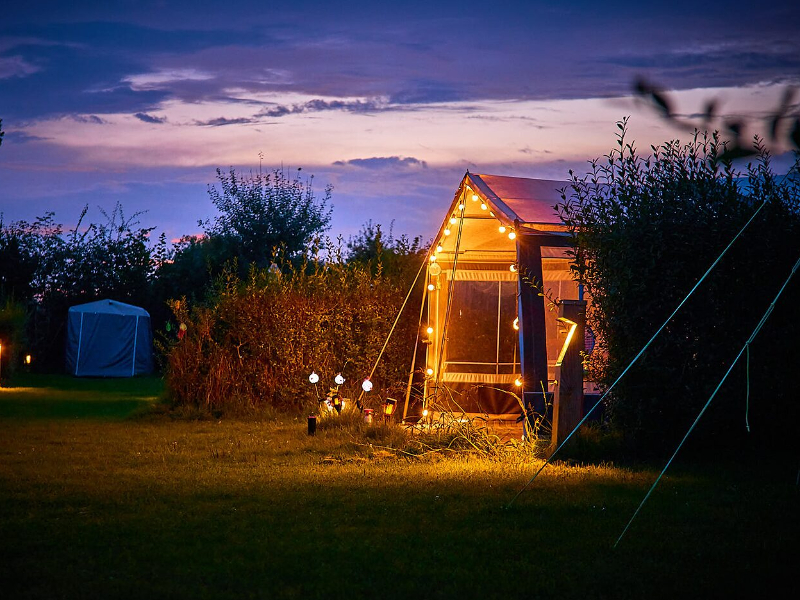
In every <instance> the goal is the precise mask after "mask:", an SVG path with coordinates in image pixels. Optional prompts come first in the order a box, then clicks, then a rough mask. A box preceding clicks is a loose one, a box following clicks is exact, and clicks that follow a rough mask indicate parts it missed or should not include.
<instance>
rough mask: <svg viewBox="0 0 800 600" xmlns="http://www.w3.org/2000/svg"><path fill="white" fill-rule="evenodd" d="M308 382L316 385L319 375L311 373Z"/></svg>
mask: <svg viewBox="0 0 800 600" xmlns="http://www.w3.org/2000/svg"><path fill="white" fill-rule="evenodd" d="M308 381H310V382H311V383H317V382H318V381H319V375H317V374H316V373H311V375H309V376H308Z"/></svg>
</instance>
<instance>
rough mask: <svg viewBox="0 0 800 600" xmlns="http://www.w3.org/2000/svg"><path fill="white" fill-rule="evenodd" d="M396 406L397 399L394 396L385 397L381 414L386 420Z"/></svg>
mask: <svg viewBox="0 0 800 600" xmlns="http://www.w3.org/2000/svg"><path fill="white" fill-rule="evenodd" d="M395 408H397V400H395V399H394V398H387V399H386V402H385V403H384V405H383V416H384V417H385V418H386V420H387V421H388V420H389V418H390V417H391V416H392V415H393V414H394V409H395Z"/></svg>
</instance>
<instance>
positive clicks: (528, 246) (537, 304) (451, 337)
mask: <svg viewBox="0 0 800 600" xmlns="http://www.w3.org/2000/svg"><path fill="white" fill-rule="evenodd" d="M566 185H567V184H566V182H559V181H549V180H541V179H525V178H519V177H502V176H497V175H476V174H473V173H469V172H467V174H466V175H465V176H464V178H463V180H462V181H461V184H460V185H459V187H458V189H457V190H456V193H455V196H454V199H453V202H452V204H451V205H450V207H449V210H448V211H447V213H446V214H445V216H444V220H443V222H442V225H441V227H440V228H439V231H438V234H437V236H436V238H435V240H434V245H433V249H432V251H431V256H430V259H431V262H430V263H429V266H428V273H427V282H426V284H427V288H426V289H427V292H426V298H425V300H424V307H423V310H424V315H423V324H422V336H423V341H424V347H425V351H424V356H420V358H419V361H420V362H422V363H423V365H421V366H422V368H421V369H418V370H419V371H420V372H421V374H422V377H421V378H420V377H418V378H417V380H416V381H415V382H414V384H415V387H416V389H418V390H420V391H421V395H422V397H423V398H426V399H434V400H435V401H436V402H437V403H439V404H440V405H449V407H450V408H451V409H453V410H457V411H458V410H463V411H465V412H468V413H482V414H490V415H497V416H501V415H502V416H512V415H513V416H514V417H516V416H517V415H519V414H520V412H521V408H520V406H519V403H518V402H517V401H516V400H515V399H514V397H513V396H512V395H510V394H508V393H504V391H503V390H507V391H514V392H515V393H516V394H518V395H519V396H520V397H521V398H523V399H524V402H525V403H526V404H531V405H533V406H534V408H535V409H536V410H537V411H539V412H543V411H544V398H545V394H544V393H543V391H544V390H547V391H552V389H553V378H554V377H553V376H554V365H555V361H556V358H557V354H558V351H559V349H560V342H559V340H558V339H557V321H556V317H557V315H556V313H555V311H554V310H549V309H554V306H548V305H552V300H556V299H579V297H580V296H581V295H582V294H581V290H580V289H579V286H578V285H577V284H576V283H575V282H574V281H573V279H572V276H571V273H570V268H569V263H570V261H569V257H568V256H567V253H566V250H567V248H568V247H569V237H568V234H567V231H566V226H564V225H563V224H562V223H560V222H559V219H558V215H557V214H556V211H555V209H554V206H555V204H556V203H557V202H559V201H560V200H561V196H560V192H559V190H560V189H561V188H563V187H565V186H566ZM517 327H518V329H517ZM418 366H420V365H418ZM515 382H518V383H520V384H521V385H519V386H517V385H515ZM407 408H408V407H407ZM412 413H413V409H412Z"/></svg>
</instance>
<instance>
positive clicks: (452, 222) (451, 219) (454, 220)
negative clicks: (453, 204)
mask: <svg viewBox="0 0 800 600" xmlns="http://www.w3.org/2000/svg"><path fill="white" fill-rule="evenodd" d="M456 223H458V219H456V218H455V217H450V225H455V224H456Z"/></svg>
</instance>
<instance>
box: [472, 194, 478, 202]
mask: <svg viewBox="0 0 800 600" xmlns="http://www.w3.org/2000/svg"><path fill="white" fill-rule="evenodd" d="M472 201H473V202H477V201H478V194H472Z"/></svg>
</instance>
